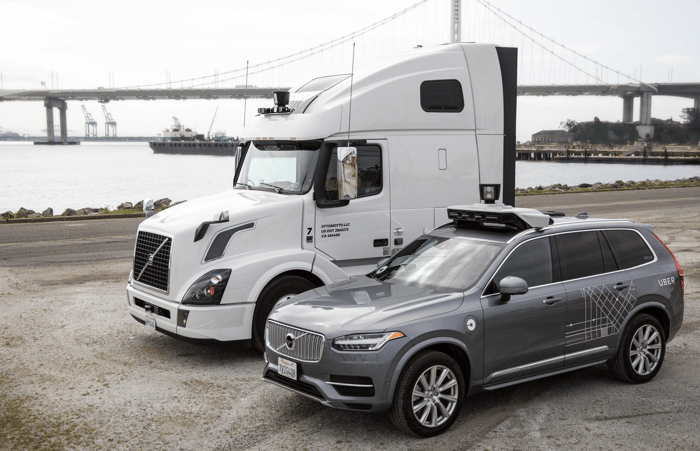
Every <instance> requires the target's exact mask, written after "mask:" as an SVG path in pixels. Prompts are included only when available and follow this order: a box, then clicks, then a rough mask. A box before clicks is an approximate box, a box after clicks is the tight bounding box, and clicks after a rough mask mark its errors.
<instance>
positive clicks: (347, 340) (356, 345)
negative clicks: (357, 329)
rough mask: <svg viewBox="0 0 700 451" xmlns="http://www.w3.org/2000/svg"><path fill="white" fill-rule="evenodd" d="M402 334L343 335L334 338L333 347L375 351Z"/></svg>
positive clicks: (346, 349)
mask: <svg viewBox="0 0 700 451" xmlns="http://www.w3.org/2000/svg"><path fill="white" fill-rule="evenodd" d="M404 336H405V335H404V334H402V333H401V332H381V333H373V334H352V335H345V336H343V337H338V338H335V339H334V340H333V347H334V348H335V349H337V350H339V351H377V350H379V349H381V347H382V346H384V344H385V343H386V342H388V341H390V340H393V339H395V338H401V337H404Z"/></svg>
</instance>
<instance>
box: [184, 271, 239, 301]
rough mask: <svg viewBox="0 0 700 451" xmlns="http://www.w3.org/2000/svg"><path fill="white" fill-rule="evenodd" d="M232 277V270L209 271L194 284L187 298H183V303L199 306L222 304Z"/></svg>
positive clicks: (186, 295)
mask: <svg viewBox="0 0 700 451" xmlns="http://www.w3.org/2000/svg"><path fill="white" fill-rule="evenodd" d="M230 276H231V270H230V269H215V270H213V271H209V272H208V273H206V274H204V275H203V276H202V277H200V278H199V279H197V281H196V282H195V283H193V284H192V286H191V287H190V289H189V290H187V293H185V297H184V298H182V303H183V304H199V305H216V304H220V303H221V298H222V297H223V295H224V291H225V290H226V284H228V279H229V277H230Z"/></svg>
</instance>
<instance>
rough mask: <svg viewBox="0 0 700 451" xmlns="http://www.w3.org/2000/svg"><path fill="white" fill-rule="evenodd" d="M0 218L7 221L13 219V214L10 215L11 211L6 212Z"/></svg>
mask: <svg viewBox="0 0 700 451" xmlns="http://www.w3.org/2000/svg"><path fill="white" fill-rule="evenodd" d="M1 216H2V218H3V219H5V220H8V219H12V218H14V217H15V214H14V213H12V212H11V211H6V212H5V213H3V214H2V215H1Z"/></svg>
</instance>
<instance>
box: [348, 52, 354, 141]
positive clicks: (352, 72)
mask: <svg viewBox="0 0 700 451" xmlns="http://www.w3.org/2000/svg"><path fill="white" fill-rule="evenodd" d="M354 77H355V43H354V42H353V43H352V67H351V69H350V108H349V109H348V147H350V119H351V118H352V82H353V78H354Z"/></svg>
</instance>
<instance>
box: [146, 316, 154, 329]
mask: <svg viewBox="0 0 700 451" xmlns="http://www.w3.org/2000/svg"><path fill="white" fill-rule="evenodd" d="M146 327H148V328H150V329H153V330H156V319H155V318H153V317H151V316H147V317H146Z"/></svg>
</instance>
